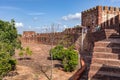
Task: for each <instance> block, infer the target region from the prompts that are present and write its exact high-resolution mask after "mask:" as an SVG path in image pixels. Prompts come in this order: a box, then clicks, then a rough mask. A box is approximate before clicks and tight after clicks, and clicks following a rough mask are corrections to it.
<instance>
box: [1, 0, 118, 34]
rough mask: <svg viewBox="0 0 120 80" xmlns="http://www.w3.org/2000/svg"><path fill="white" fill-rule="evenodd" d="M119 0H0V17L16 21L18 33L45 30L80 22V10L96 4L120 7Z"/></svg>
mask: <svg viewBox="0 0 120 80" xmlns="http://www.w3.org/2000/svg"><path fill="white" fill-rule="evenodd" d="M119 3H120V0H0V19H1V20H5V21H10V20H11V19H14V20H15V21H16V27H17V29H18V32H19V33H22V32H23V31H26V30H33V31H36V32H45V29H46V28H47V29H48V30H49V28H48V27H50V26H51V25H52V24H54V26H55V27H58V26H59V28H57V29H59V30H62V29H64V28H67V27H73V26H74V25H77V24H80V23H81V11H84V10H86V9H89V8H92V7H94V6H97V5H103V6H115V7H120V4H119Z"/></svg>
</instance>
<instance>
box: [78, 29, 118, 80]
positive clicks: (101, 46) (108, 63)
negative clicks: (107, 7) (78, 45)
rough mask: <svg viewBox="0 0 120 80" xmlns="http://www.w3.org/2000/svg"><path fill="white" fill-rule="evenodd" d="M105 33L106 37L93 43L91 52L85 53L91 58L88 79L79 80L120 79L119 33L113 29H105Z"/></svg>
mask: <svg viewBox="0 0 120 80" xmlns="http://www.w3.org/2000/svg"><path fill="white" fill-rule="evenodd" d="M105 35H106V39H104V40H100V41H97V42H95V43H94V49H93V52H92V54H91V55H88V54H87V56H88V57H89V58H91V59H92V60H91V61H90V62H89V61H88V62H89V64H90V65H89V66H88V70H89V71H88V73H87V75H88V76H87V77H88V79H85V78H82V79H80V80H120V35H119V34H118V33H117V32H116V31H115V30H114V29H105ZM87 56H86V58H87ZM84 74H85V73H84Z"/></svg>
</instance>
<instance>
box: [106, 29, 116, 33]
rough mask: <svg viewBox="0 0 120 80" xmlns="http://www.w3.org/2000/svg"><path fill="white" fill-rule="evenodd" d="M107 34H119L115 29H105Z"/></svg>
mask: <svg viewBox="0 0 120 80" xmlns="http://www.w3.org/2000/svg"><path fill="white" fill-rule="evenodd" d="M104 31H105V32H117V31H116V30H114V29H104Z"/></svg>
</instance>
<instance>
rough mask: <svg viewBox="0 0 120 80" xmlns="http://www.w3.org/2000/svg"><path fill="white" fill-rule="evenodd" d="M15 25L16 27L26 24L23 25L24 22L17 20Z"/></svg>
mask: <svg viewBox="0 0 120 80" xmlns="http://www.w3.org/2000/svg"><path fill="white" fill-rule="evenodd" d="M15 26H16V27H23V26H24V25H23V23H22V22H16V23H15Z"/></svg>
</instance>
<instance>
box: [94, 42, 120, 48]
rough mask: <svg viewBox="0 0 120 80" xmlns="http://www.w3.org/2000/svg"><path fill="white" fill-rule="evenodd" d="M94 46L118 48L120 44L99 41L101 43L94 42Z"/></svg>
mask: <svg viewBox="0 0 120 80" xmlns="http://www.w3.org/2000/svg"><path fill="white" fill-rule="evenodd" d="M95 46H97V47H102V46H103V47H120V43H111V42H105V41H101V42H96V43H95Z"/></svg>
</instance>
